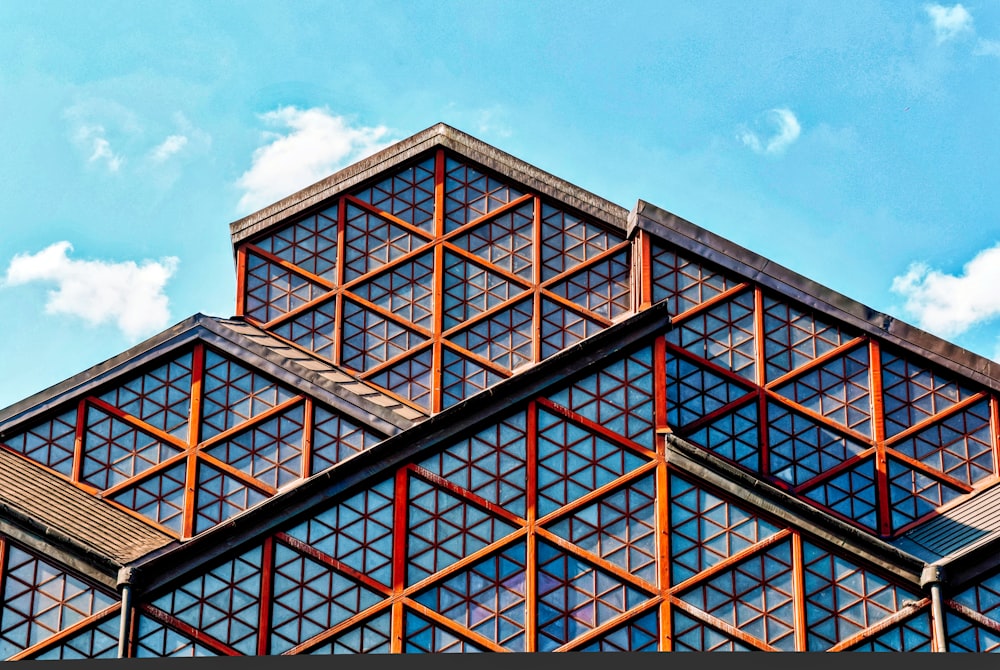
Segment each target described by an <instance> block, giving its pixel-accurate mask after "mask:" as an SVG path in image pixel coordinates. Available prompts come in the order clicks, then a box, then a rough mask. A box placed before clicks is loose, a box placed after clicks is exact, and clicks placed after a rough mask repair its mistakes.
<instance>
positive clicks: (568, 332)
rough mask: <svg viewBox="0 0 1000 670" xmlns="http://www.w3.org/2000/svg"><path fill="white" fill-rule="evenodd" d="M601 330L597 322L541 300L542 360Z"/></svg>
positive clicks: (553, 303) (551, 302)
mask: <svg viewBox="0 0 1000 670" xmlns="http://www.w3.org/2000/svg"><path fill="white" fill-rule="evenodd" d="M601 330H604V326H602V325H601V324H599V323H598V322H596V321H592V320H590V319H588V318H586V317H583V316H580V315H579V314H577V313H575V312H572V311H570V310H568V309H566V308H564V307H562V306H560V305H559V304H557V303H555V302H553V301H551V300H545V299H543V300H542V358H548V357H549V356H551V355H552V354H555V353H558V352H560V351H562V350H563V349H565V348H566V347H570V346H573V345H574V344H576V343H577V342H579V341H580V340H582V339H584V338H586V337H590V336H591V335H593V334H594V333H597V332H600V331H601Z"/></svg>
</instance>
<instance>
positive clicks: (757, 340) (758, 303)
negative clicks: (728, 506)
mask: <svg viewBox="0 0 1000 670" xmlns="http://www.w3.org/2000/svg"><path fill="white" fill-rule="evenodd" d="M765 333H766V330H765V328H764V293H763V291H761V290H760V286H756V285H755V286H754V289H753V340H754V342H753V343H754V357H755V358H756V361H755V369H754V373H755V377H754V381H755V382H756V383H757V440H758V445H759V451H758V458H759V459H760V462H759V463H758V464H757V469H758V471H759V472H760V473H761V474H763V475H769V474H771V468H770V462H771V458H770V453H769V450H768V445H769V444H770V437H769V436H768V431H767V395H766V394H765V393H764V386H765V385H766V384H767V355H766V352H767V346H766V334H765Z"/></svg>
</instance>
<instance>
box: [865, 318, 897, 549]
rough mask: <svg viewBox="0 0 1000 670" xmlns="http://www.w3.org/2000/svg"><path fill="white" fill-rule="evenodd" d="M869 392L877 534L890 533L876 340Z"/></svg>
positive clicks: (872, 345)
mask: <svg viewBox="0 0 1000 670" xmlns="http://www.w3.org/2000/svg"><path fill="white" fill-rule="evenodd" d="M868 370H869V382H868V384H869V387H870V389H869V393H870V394H871V408H872V438H873V440H874V442H875V495H876V499H877V500H878V529H879V534H880V535H882V536H883V537H888V536H889V535H891V534H892V511H891V506H890V504H889V472H888V469H889V463H888V459H887V458H886V454H885V408H884V406H883V403H882V357H881V355H880V353H879V343H878V340H876V339H874V338H872V339H870V340H869V342H868Z"/></svg>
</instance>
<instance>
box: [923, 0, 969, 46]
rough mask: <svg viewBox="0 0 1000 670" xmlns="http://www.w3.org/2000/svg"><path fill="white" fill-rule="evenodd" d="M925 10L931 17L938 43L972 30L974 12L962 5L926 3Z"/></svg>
mask: <svg viewBox="0 0 1000 670" xmlns="http://www.w3.org/2000/svg"><path fill="white" fill-rule="evenodd" d="M924 10H925V11H926V12H927V15H928V16H929V17H930V19H931V25H932V26H933V27H934V36H935V39H936V40H937V43H938V44H943V43H945V42H947V41H948V40H953V39H955V38H956V37H959V36H960V35H962V34H964V33H971V32H972V30H973V29H972V14H970V13H969V11H968V10H967V9H966V8H965V7H963V6H962V5H960V4H958V5H953V6H951V7H945V6H944V5H937V4H934V5H925V6H924Z"/></svg>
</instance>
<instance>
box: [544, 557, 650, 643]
mask: <svg viewBox="0 0 1000 670" xmlns="http://www.w3.org/2000/svg"><path fill="white" fill-rule="evenodd" d="M537 554H538V605H537V607H538V651H552V650H553V649H555V648H556V647H559V646H561V645H563V644H566V643H567V642H571V641H573V640H574V639H576V638H577V637H579V636H581V635H583V634H584V633H587V632H589V631H591V630H593V629H595V628H597V627H598V626H601V625H603V624H605V623H607V622H608V621H610V620H611V619H614V618H615V617H618V616H620V615H622V614H624V613H625V612H628V611H629V610H630V609H632V608H633V607H636V606H637V605H640V604H642V603H643V602H644V601H645V600H647V599H648V598H649V597H650V596H649V595H647V594H644V593H643V592H641V591H639V590H638V589H636V588H635V587H633V586H629V585H627V584H623V583H621V582H619V581H618V580H617V579H616V578H615V577H613V576H611V575H610V574H608V573H606V572H604V571H603V570H598V569H597V568H595V567H593V566H590V565H588V564H587V563H585V562H583V561H581V560H580V559H578V558H576V557H575V556H573V555H571V554H568V553H566V552H564V551H563V550H561V549H557V548H556V547H554V546H552V545H550V544H548V543H546V542H541V541H540V542H538V546H537Z"/></svg>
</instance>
